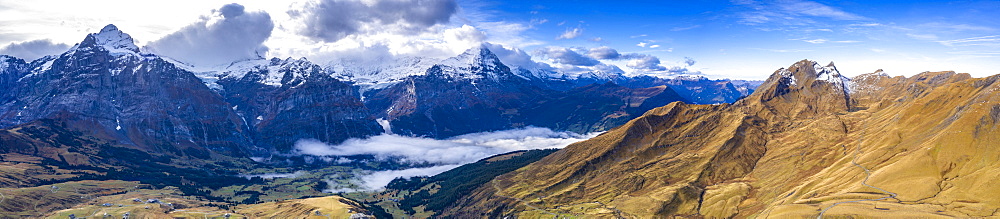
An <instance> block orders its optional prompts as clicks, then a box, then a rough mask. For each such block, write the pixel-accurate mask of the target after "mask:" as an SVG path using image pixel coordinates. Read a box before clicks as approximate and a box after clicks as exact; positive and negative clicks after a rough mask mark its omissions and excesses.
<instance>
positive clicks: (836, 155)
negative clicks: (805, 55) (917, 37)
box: [445, 60, 1000, 218]
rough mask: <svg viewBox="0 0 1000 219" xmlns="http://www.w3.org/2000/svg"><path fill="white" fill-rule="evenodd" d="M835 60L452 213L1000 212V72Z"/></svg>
mask: <svg viewBox="0 0 1000 219" xmlns="http://www.w3.org/2000/svg"><path fill="white" fill-rule="evenodd" d="M824 69H826V70H824ZM829 69H833V70H832V71H833V72H835V71H836V70H835V67H833V66H832V63H831V65H828V66H821V65H818V64H816V63H815V62H812V61H808V60H803V61H801V62H798V63H795V64H793V65H792V66H790V67H789V68H787V69H784V68H783V69H780V70H778V71H776V72H775V73H774V74H773V75H772V76H771V78H769V79H768V80H767V81H766V82H765V83H764V84H763V85H762V86H761V87H760V88H759V89H758V90H757V91H756V92H755V93H754V94H752V95H751V96H749V97H747V98H745V99H743V100H741V101H738V102H736V103H734V104H732V105H725V104H724V105H688V104H683V103H679V102H677V103H672V104H669V105H667V106H664V107H660V108H657V109H654V110H651V111H649V112H647V113H646V114H645V115H643V116H642V117H639V118H636V119H634V120H632V121H630V122H628V123H627V124H625V125H623V126H621V127H618V128H615V129H613V130H611V131H608V132H607V133H604V134H602V135H600V136H598V137H595V138H593V139H591V140H588V141H584V142H580V143H576V144H573V145H570V146H569V147H567V148H565V149H563V150H561V151H558V152H556V153H554V154H552V155H550V156H548V157H546V158H543V159H542V160H540V161H538V162H535V163H533V164H531V165H528V166H526V167H524V168H521V169H519V170H517V171H514V172H511V173H508V174H505V175H501V176H499V177H497V178H496V179H494V180H493V181H491V182H490V183H487V185H486V186H482V187H480V188H478V189H477V190H476V191H475V192H474V193H473V194H471V195H469V196H466V197H465V198H463V199H461V200H460V201H459V202H457V203H455V204H454V205H453V206H452V207H451V208H450V209H449V210H448V211H447V212H446V213H445V216H451V217H458V218H474V217H502V216H520V217H526V218H534V217H551V216H553V215H561V216H567V217H584V218H590V217H601V218H603V217H608V218H610V217H625V218H668V217H674V216H680V217H694V218H733V217H735V218H815V217H817V216H823V217H828V218H835V217H836V218H841V217H852V218H854V217H862V218H869V217H903V218H935V217H991V216H995V212H996V211H997V210H998V208H1000V187H998V186H995V185H993V184H992V183H995V182H997V181H998V180H1000V150H998V149H1000V95H998V91H1000V83H997V79H998V77H1000V76H992V77H987V78H972V77H970V76H969V75H968V74H956V73H954V72H926V73H922V74H919V75H916V76H913V77H910V78H905V77H888V76H885V75H882V74H878V72H877V73H872V74H866V75H861V76H858V77H855V78H853V79H852V80H850V81H846V80H843V81H838V80H839V78H838V77H837V76H839V73H837V74H833V72H829Z"/></svg>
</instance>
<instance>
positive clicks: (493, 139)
mask: <svg viewBox="0 0 1000 219" xmlns="http://www.w3.org/2000/svg"><path fill="white" fill-rule="evenodd" d="M593 136H596V134H588V135H581V134H576V133H571V132H555V131H552V130H550V129H547V128H538V127H528V128H521V129H512V130H506V131H495V132H483V133H472V134H465V135H460V136H456V137H452V138H448V139H444V140H437V139H432V138H420V137H407V136H400V135H393V134H382V135H378V136H372V137H369V138H365V139H357V138H355V139H349V140H347V141H344V142H343V143H341V144H338V145H328V144H326V143H323V142H320V141H317V140H314V139H302V140H299V141H298V142H296V143H295V151H296V153H299V154H303V155H313V156H351V155H365V154H367V155H375V157H376V158H378V159H399V161H401V162H409V163H424V162H426V163H432V164H465V163H471V162H475V161H477V160H479V159H482V158H486V157H489V156H492V155H495V154H500V153H505V152H510V151H516V150H528V149H543V148H562V147H565V146H566V145H569V144H571V143H574V142H577V141H581V140H586V139H589V138H591V137H593Z"/></svg>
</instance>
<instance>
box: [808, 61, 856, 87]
mask: <svg viewBox="0 0 1000 219" xmlns="http://www.w3.org/2000/svg"><path fill="white" fill-rule="evenodd" d="M812 64H813V70H815V72H816V80H818V81H826V82H829V83H831V84H833V85H834V86H837V87H839V88H841V89H842V90H843V91H844V93H845V94H850V93H852V91H851V89H850V87H851V86H853V85H851V84H852V83H853V82H851V79H850V78H848V77H844V76H843V75H841V74H840V71H838V70H837V67H836V66H834V65H833V62H830V64H829V65H826V66H821V65H820V64H819V63H817V62H815V61H814V62H812Z"/></svg>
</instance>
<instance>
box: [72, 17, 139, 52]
mask: <svg viewBox="0 0 1000 219" xmlns="http://www.w3.org/2000/svg"><path fill="white" fill-rule="evenodd" d="M87 37H88V38H90V37H93V38H94V44H95V45H99V46H102V47H104V48H105V49H107V50H108V52H111V53H112V54H122V53H125V54H134V53H138V52H139V47H138V46H136V45H135V40H133V39H132V36H130V35H128V34H126V33H124V32H122V31H121V30H118V27H116V26H115V25H113V24H108V26H104V28H102V29H101V31H100V32H98V33H92V34H88V35H87ZM84 41H85V42H86V40H84Z"/></svg>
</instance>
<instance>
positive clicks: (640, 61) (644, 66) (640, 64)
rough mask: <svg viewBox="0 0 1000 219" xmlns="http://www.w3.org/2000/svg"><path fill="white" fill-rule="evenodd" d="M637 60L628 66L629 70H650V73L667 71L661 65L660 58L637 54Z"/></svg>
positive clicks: (630, 62)
mask: <svg viewBox="0 0 1000 219" xmlns="http://www.w3.org/2000/svg"><path fill="white" fill-rule="evenodd" d="M634 56H635V58H633V59H632V60H630V61H629V62H628V64H626V65H625V66H628V67H629V68H634V69H638V70H648V71H665V70H667V68H666V67H663V66H661V65H660V58H657V57H656V56H651V55H643V54H635V55H634Z"/></svg>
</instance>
